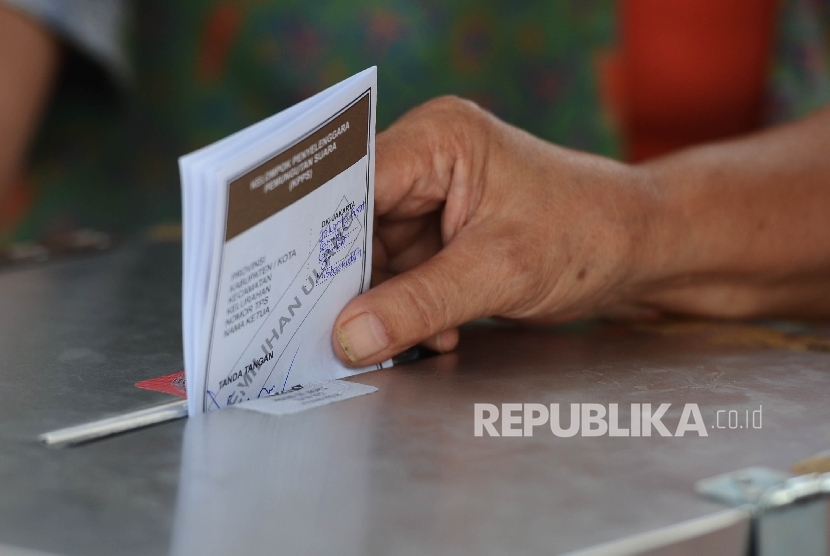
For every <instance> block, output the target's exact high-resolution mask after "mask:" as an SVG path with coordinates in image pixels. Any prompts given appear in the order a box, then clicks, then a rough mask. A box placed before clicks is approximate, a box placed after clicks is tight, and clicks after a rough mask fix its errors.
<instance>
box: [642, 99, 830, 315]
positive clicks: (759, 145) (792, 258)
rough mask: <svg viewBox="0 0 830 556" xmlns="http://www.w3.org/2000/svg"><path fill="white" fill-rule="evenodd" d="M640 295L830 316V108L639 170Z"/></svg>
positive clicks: (715, 310)
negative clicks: (642, 205) (642, 213)
mask: <svg viewBox="0 0 830 556" xmlns="http://www.w3.org/2000/svg"><path fill="white" fill-rule="evenodd" d="M639 171H641V172H642V173H643V175H644V176H646V182H647V183H648V184H649V185H650V188H649V189H650V192H649V194H650V203H653V204H651V205H650V213H651V216H650V217H649V234H648V238H649V239H648V241H646V242H644V243H643V245H642V248H641V250H640V254H639V259H640V261H641V265H640V274H639V275H638V276H637V277H636V278H635V280H634V281H633V283H635V284H636V286H635V287H634V289H633V290H632V291H633V292H634V293H633V295H634V297H635V298H636V300H637V301H639V302H642V303H645V304H648V305H652V306H656V307H658V308H660V309H664V310H669V311H678V312H684V313H695V314H702V315H708V316H723V317H747V316H766V315H791V316H827V315H830V108H825V109H823V110H820V111H818V112H816V113H814V114H812V115H811V116H809V117H807V118H805V119H803V120H801V121H798V122H796V123H793V124H789V125H786V126H781V127H777V128H774V129H771V130H769V131H766V132H764V133H761V134H757V135H754V136H751V137H748V138H744V139H739V140H735V141H731V142H726V143H719V144H713V145H708V146H704V147H699V148H694V149H690V150H687V151H683V152H680V153H677V154H675V155H672V156H669V157H665V158H663V159H660V160H657V161H654V162H651V163H648V164H645V165H643V166H641V167H639Z"/></svg>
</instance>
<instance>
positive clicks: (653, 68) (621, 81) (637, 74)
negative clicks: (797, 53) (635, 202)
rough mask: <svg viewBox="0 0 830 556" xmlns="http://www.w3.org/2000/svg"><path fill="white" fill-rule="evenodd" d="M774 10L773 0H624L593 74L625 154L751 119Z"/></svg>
mask: <svg viewBox="0 0 830 556" xmlns="http://www.w3.org/2000/svg"><path fill="white" fill-rule="evenodd" d="M777 15H778V2H777V1H776V0H622V1H621V2H620V3H619V19H620V31H621V44H620V50H619V51H618V52H616V53H614V54H613V55H612V56H611V57H609V59H608V60H606V62H607V63H606V64H604V65H603V67H601V68H600V70H601V71H602V74H601V75H600V80H601V81H602V83H601V89H602V90H603V91H604V92H605V93H606V95H607V96H610V97H611V98H608V99H606V100H607V102H608V104H609V105H610V106H611V107H612V110H613V111H614V112H616V114H615V116H616V119H617V121H618V123H619V125H620V127H621V131H622V137H623V142H624V149H625V152H626V158H627V159H628V160H631V161H634V162H636V161H641V160H645V159H648V158H651V157H654V156H658V155H661V154H665V153H668V152H671V151H674V150H677V149H679V148H682V147H685V146H688V145H693V144H695V143H701V142H705V141H712V140H717V139H723V138H726V137H730V136H734V135H738V134H741V133H746V132H748V131H752V130H754V129H757V128H758V127H759V126H760V124H761V122H762V116H763V104H764V94H765V91H766V85H767V79H768V73H769V69H770V61H771V57H772V48H773V43H774V38H775V22H776V18H777Z"/></svg>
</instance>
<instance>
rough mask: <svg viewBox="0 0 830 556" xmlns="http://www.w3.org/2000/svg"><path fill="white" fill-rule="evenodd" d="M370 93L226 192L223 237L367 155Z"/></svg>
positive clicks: (239, 179)
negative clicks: (226, 203) (226, 219)
mask: <svg viewBox="0 0 830 556" xmlns="http://www.w3.org/2000/svg"><path fill="white" fill-rule="evenodd" d="M368 140H369V93H366V94H365V95H363V97H361V98H360V99H359V100H358V101H357V102H355V103H354V104H353V105H352V106H350V107H349V108H348V109H346V110H345V111H344V112H342V113H341V114H339V115H337V116H335V117H334V118H333V119H331V120H329V121H328V122H327V123H325V124H323V125H322V126H321V127H320V128H319V129H317V130H316V131H314V132H313V133H312V134H311V135H309V136H308V137H306V138H305V139H303V140H302V141H300V142H299V143H297V144H295V145H293V146H291V147H290V148H288V149H286V150H285V151H283V152H281V153H279V154H277V155H275V156H273V157H271V158H270V159H268V160H267V161H266V162H263V163H262V164H260V165H259V166H257V167H256V168H254V169H253V170H251V171H249V172H248V173H246V174H245V175H243V176H242V177H240V178H237V179H235V180H233V181H232V182H231V184H230V186H229V191H228V221H227V226H226V228H225V241H228V240H229V239H231V238H234V237H236V236H238V235H239V234H241V233H242V232H244V231H245V230H247V229H249V228H251V227H253V226H255V225H257V224H259V223H260V222H262V221H263V220H265V219H266V218H268V217H269V216H272V215H274V214H276V213H277V212H279V211H280V210H282V209H284V208H285V207H287V206H289V205H290V204H292V203H294V202H295V201H298V200H300V199H301V198H303V197H305V196H306V195H308V194H309V193H311V192H312V191H314V190H315V189H317V188H318V187H320V186H321V185H323V184H324V183H326V182H327V181H329V180H330V179H332V178H333V177H335V176H337V175H338V174H340V173H341V172H343V171H344V170H346V169H347V168H349V167H350V166H352V165H353V164H354V163H356V162H357V161H358V160H360V159H361V158H363V157H364V156H366V149H367V145H368Z"/></svg>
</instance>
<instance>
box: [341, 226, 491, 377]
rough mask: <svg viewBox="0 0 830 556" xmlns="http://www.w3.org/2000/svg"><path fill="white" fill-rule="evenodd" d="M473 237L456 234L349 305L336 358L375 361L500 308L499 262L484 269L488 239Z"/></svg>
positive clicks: (354, 362)
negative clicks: (427, 258) (414, 263)
mask: <svg viewBox="0 0 830 556" xmlns="http://www.w3.org/2000/svg"><path fill="white" fill-rule="evenodd" d="M465 231H467V232H469V231H471V230H465ZM474 236H475V234H471V233H467V234H461V235H459V236H457V237H456V238H455V239H454V240H453V241H452V242H451V243H450V244H449V245H447V246H446V247H445V248H444V249H442V250H441V251H439V252H438V253H437V254H436V255H435V256H434V257H432V258H431V259H429V260H427V261H426V262H424V263H423V264H421V265H419V266H417V267H415V268H413V269H411V270H409V271H407V272H404V273H402V274H399V275H398V276H395V277H393V278H390V279H389V280H387V281H385V282H383V283H382V284H380V285H378V286H377V287H375V288H373V289H371V290H369V291H368V292H366V293H364V294H362V295H359V296H358V297H356V298H355V299H353V300H352V301H351V302H350V303H349V304H348V305H346V307H345V308H344V309H343V311H342V312H341V313H340V315H339V316H338V317H337V320H336V321H335V323H334V332H333V334H332V343H333V345H334V350H335V353H337V356H338V357H339V358H340V359H341V360H342V361H343V362H344V363H346V364H348V365H352V366H366V365H373V364H375V363H379V362H381V361H385V360H387V359H389V358H390V357H392V356H393V355H396V354H398V353H400V352H402V351H403V350H405V349H407V348H409V347H411V346H413V345H415V344H417V343H418V342H421V341H423V340H426V339H427V338H431V337H433V336H435V335H436V334H438V333H440V332H442V331H444V330H447V329H451V328H454V327H456V326H458V325H460V324H462V323H464V322H467V321H469V320H472V319H474V318H478V317H481V316H486V315H490V314H493V312H494V311H497V310H498V305H497V303H498V297H497V295H496V294H497V293H498V291H497V290H498V288H499V284H500V283H501V281H500V280H499V276H498V274H499V272H498V267H499V265H498V263H496V264H494V261H492V260H489V261H488V262H487V264H486V268H485V264H484V258H483V257H482V254H483V253H482V251H483V246H484V245H486V244H487V243H486V240H484V239H483V238H480V237H479V238H475V237H474ZM502 278H504V277H502Z"/></svg>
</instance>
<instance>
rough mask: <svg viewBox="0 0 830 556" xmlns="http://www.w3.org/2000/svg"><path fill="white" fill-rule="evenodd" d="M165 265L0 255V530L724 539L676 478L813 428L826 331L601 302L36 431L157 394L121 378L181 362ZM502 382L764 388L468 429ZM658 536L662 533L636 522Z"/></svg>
mask: <svg viewBox="0 0 830 556" xmlns="http://www.w3.org/2000/svg"><path fill="white" fill-rule="evenodd" d="M179 268H180V263H179V252H178V249H177V248H176V247H174V246H170V245H154V246H153V245H151V246H138V247H133V248H129V249H123V250H120V251H116V252H113V253H110V254H106V255H101V256H96V257H90V258H87V259H83V260H75V261H67V262H61V263H55V264H50V265H46V266H42V267H36V268H30V269H25V270H14V271H10V272H9V271H6V272H4V273H0V391H1V392H2V393H3V396H4V397H5V400H4V402H3V403H2V404H0V545H11V546H19V547H26V548H31V549H36V550H42V551H48V552H56V553H63V554H114V553H118V554H165V553H168V552H170V551H173V552H174V553H177V554H221V553H240V554H241V553H264V554H563V553H568V552H572V551H578V550H585V551H586V552H585V553H586V554H588V553H591V554H614V553H637V552H639V553H649V554H697V553H704V552H705V553H707V554H717V553H721V554H740V553H741V552H742V551H743V550H744V549H745V545H744V543H745V538H746V529H745V527H743V526H742V525H743V524H744V522H743V521H741V519H740V518H738V519H736V516H735V514H728V513H724V509H723V508H722V507H721V506H718V505H716V504H714V503H710V502H707V501H705V500H702V499H700V498H698V497H697V496H696V495H695V493H694V482H695V481H696V480H699V479H702V478H706V477H712V476H714V475H718V474H720V473H725V472H728V471H732V470H735V469H738V468H742V467H749V466H751V465H764V466H768V467H772V468H777V469H782V470H786V469H788V468H789V467H790V465H792V463H793V462H795V461H796V460H798V459H801V458H804V457H807V456H809V455H811V454H813V453H816V452H818V451H821V450H823V449H826V448H827V447H828V446H830V427H828V426H827V424H828V422H830V404H828V403H827V397H828V392H830V355H828V354H826V353H819V352H815V351H787V350H780V349H778V350H772V349H762V348H754V347H739V346H737V345H735V344H734V343H733V344H732V345H730V344H719V343H715V342H713V341H712V340H711V338H708V337H706V336H705V335H700V334H667V335H665V334H664V335H660V334H654V333H651V332H642V331H637V330H634V329H632V328H630V327H625V326H620V325H606V326H599V325H583V326H574V327H566V328H558V329H516V328H511V327H493V326H474V327H470V328H467V329H465V330H464V331H463V333H462V344H461V347H460V349H459V350H458V351H457V352H456V353H453V354H448V355H444V356H441V357H436V358H433V359H428V360H423V361H418V362H415V363H412V364H408V365H405V366H401V367H399V368H394V369H388V370H384V371H378V372H374V373H370V374H366V375H361V376H360V377H358V378H357V379H356V380H357V381H358V382H361V383H364V384H370V385H373V386H376V387H378V388H379V391H378V392H377V393H375V394H371V395H368V396H363V397H360V398H356V399H352V400H348V401H344V402H341V403H337V404H333V405H330V406H326V407H323V408H318V409H314V410H311V411H309V412H306V413H301V414H296V415H291V416H285V417H272V416H267V415H262V414H257V413H254V412H243V411H240V410H235V409H230V410H225V411H222V412H217V413H214V414H211V415H208V416H206V417H201V418H197V419H190V420H189V421H188V422H187V423H185V422H183V421H179V422H174V423H168V424H165V425H160V426H157V427H153V428H149V429H145V430H141V431H138V432H135V433H131V434H126V435H122V436H118V437H115V438H111V439H108V440H104V441H101V442H95V443H91V444H88V445H84V446H81V447H77V448H71V449H65V450H49V449H46V448H44V447H43V446H41V445H39V444H38V443H37V441H36V437H37V435H38V434H40V433H43V432H45V431H47V430H52V429H56V428H60V427H63V426H68V425H72V424H76V423H80V422H84V421H88V420H91V419H94V418H98V417H106V416H111V415H113V414H115V413H117V412H120V411H126V410H131V409H136V408H139V407H142V406H144V405H148V404H151V403H157V402H160V401H164V400H169V399H171V398H170V397H168V396H166V395H163V394H155V393H152V392H146V391H142V390H138V389H136V388H135V387H134V386H133V383H134V382H136V381H138V380H143V379H146V378H151V377H154V376H158V375H161V374H167V373H171V372H175V371H177V370H179V369H180V368H181V344H180V328H179V327H180V324H179V323H180V316H179V306H180V305H179V303H180V297H179V287H180V286H179V279H180V275H179ZM507 402H533V403H544V404H550V403H556V402H558V403H562V404H570V403H579V402H582V403H586V402H587V403H600V404H605V405H607V404H609V403H618V404H620V406H621V407H620V414H621V416H623V417H624V419H627V415H628V410H627V409H625V408H627V407H628V404H630V403H652V404H659V403H672V407H671V409H670V411H669V412H668V413H667V415H668V417H667V418H666V419H665V421H667V422H669V421H672V420H673V421H674V422H676V420H677V418H678V416H679V413H680V409H681V408H682V405H683V404H684V403H687V402H688V403H697V404H699V407H700V410H701V413H702V415H703V417H704V420H705V422H706V423H707V426H710V425H712V424H713V419H714V415H715V412H716V411H717V410H718V409H727V410H732V409H734V410H738V411H744V410H745V409H748V410H750V411H751V410H753V409H757V407H758V406H759V405H763V427H762V429H761V430H745V429H736V430H710V435H709V436H708V437H705V438H698V437H697V436H696V435H692V436H688V435H687V436H686V437H684V438H663V437H659V436H653V437H650V438H611V437H608V436H603V437H598V438H589V437H580V436H575V437H572V438H559V437H555V436H553V435H552V434H550V432H549V430H548V432H547V433H546V432H545V430H544V429H543V428H540V429H537V432H536V434H535V435H534V436H533V437H532V438H504V437H499V438H490V437H474V436H473V404H474V403H493V404H502V403H507ZM670 428H673V427H671V426H670ZM695 520H697V521H695ZM690 523H691V524H692V525H689V524H690ZM695 523H698V524H700V523H705V524H707V526H706V527H702V528H701V527H698V528H695V527H694V524H695ZM721 523H722V526H720V525H718V524H721ZM713 524H714V525H713ZM707 527H708V528H707ZM661 531H662V532H661ZM666 531H668V533H665V532H666ZM683 531H685V532H686V533H683ZM690 531H691V533H689V532H690ZM664 533H665V534H664ZM684 534H685V535H686V536H684ZM661 535H662V536H661ZM632 536H633V537H634V538H633V540H632ZM638 536H639V537H638ZM656 538H663V539H664V540H665V539H666V538H668V539H671V538H675V539H676V541H677V542H675V543H674V546H672V547H668V548H667V547H665V546H664V548H652V549H648V548H647V547H648V546H652V547H655V546H658V547H659V546H663V545H660V543H659V542H658V543H657V544H654V542H652V544H651V545H649V544H648V542H646V543H645V544H643V542H645V541H643V542H640V543H639V544H638V542H639V541H638V539H646V540H648V539H652V541H654V539H656ZM649 542H651V541H649ZM655 542H656V541H655ZM666 542H669V543H671V541H670V540H669V541H666ZM609 543H610V544H609ZM626 547H628V548H626ZM632 547H634V548H632ZM637 547H639V548H637Z"/></svg>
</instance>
